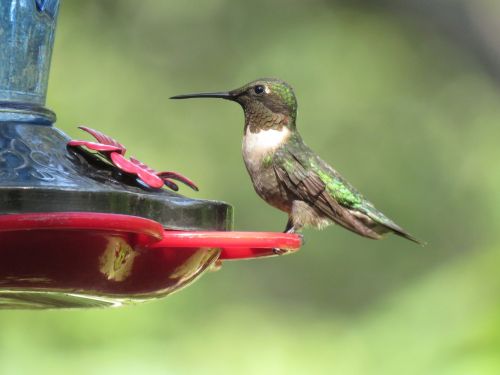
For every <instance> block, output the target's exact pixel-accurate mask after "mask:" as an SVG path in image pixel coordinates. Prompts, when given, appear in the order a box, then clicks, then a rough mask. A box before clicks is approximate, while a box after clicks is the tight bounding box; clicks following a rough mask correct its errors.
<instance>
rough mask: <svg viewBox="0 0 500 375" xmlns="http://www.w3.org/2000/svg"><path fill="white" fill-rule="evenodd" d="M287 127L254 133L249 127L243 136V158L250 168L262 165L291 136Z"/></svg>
mask: <svg viewBox="0 0 500 375" xmlns="http://www.w3.org/2000/svg"><path fill="white" fill-rule="evenodd" d="M290 134H291V132H290V130H289V129H288V128H287V127H282V128H281V129H279V130H278V129H268V130H261V131H259V132H256V133H252V132H251V131H250V130H249V129H247V131H246V133H245V136H244V137H243V145H242V151H243V158H244V159H245V163H246V164H247V167H249V169H256V168H260V167H262V163H263V162H264V159H265V158H266V157H268V156H269V155H271V154H272V153H273V152H274V151H276V149H277V148H278V147H280V146H281V145H282V144H283V143H285V142H286V141H287V140H288V138H289V137H290Z"/></svg>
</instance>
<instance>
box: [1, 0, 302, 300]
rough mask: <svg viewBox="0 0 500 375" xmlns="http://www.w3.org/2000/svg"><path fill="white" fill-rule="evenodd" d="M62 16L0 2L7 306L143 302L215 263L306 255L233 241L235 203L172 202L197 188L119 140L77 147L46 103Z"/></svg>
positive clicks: (293, 240) (46, 5) (266, 243)
mask: <svg viewBox="0 0 500 375" xmlns="http://www.w3.org/2000/svg"><path fill="white" fill-rule="evenodd" d="M58 8H59V0H1V1H0V64H1V65H0V308H29V309H36V308H39V309H43V308H68V307H91V306H118V305H123V304H127V303H134V302H141V301H147V300H151V299H155V298H159V297H164V296H167V295H168V294H170V293H172V292H174V291H177V290H179V289H181V288H182V287H184V286H186V285H188V284H189V283H191V282H192V281H194V280H196V279H197V278H198V277H199V276H200V275H201V274H203V273H204V272H205V271H207V270H208V269H209V268H210V267H211V266H212V265H213V264H214V263H215V262H218V263H220V261H224V260H229V259H249V258H257V257H265V256H272V255H274V252H273V249H274V248H280V249H285V252H286V251H288V252H292V251H295V250H298V249H299V247H300V244H301V240H300V238H299V237H298V236H297V235H293V234H283V233H265V232H234V231H232V207H231V206H230V205H228V204H227V203H224V202H217V201H209V200H199V199H191V198H187V197H184V196H182V195H179V194H177V193H175V190H177V183H178V182H181V183H184V184H186V185H188V186H190V187H191V188H193V189H196V185H194V183H193V182H192V181H190V180H189V179H187V178H185V177H184V176H182V175H180V174H178V173H176V172H156V171H154V170H153V169H151V168H150V167H148V166H146V165H145V164H143V163H141V162H140V161H138V160H137V159H135V158H133V157H128V155H125V147H124V146H123V145H121V144H120V143H119V142H117V141H115V140H114V139H112V138H111V137H108V136H106V135H104V134H103V133H101V132H98V131H95V130H93V129H90V128H83V130H85V131H87V132H88V133H90V134H91V135H92V136H94V138H95V141H90V140H71V139H69V137H68V136H67V135H65V134H64V133H63V132H61V131H60V130H58V129H57V128H55V127H54V126H53V124H54V122H55V119H56V116H55V114H54V113H53V112H52V111H50V110H48V109H46V108H45V96H46V90H47V81H48V74H49V68H50V58H51V53H52V45H53V40H54V33H55V25H56V20H57V14H58ZM82 137H83V133H82ZM87 138H88V137H87ZM172 190H174V191H172Z"/></svg>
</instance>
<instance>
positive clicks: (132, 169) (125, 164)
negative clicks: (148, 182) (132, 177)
mask: <svg viewBox="0 0 500 375" xmlns="http://www.w3.org/2000/svg"><path fill="white" fill-rule="evenodd" d="M111 161H112V162H113V164H114V165H115V166H117V167H118V168H119V169H121V170H122V171H123V172H126V173H132V174H137V172H138V170H139V168H138V167H137V165H135V164H134V163H132V162H130V160H128V159H126V158H125V157H124V156H123V155H122V154H119V153H117V152H112V153H111Z"/></svg>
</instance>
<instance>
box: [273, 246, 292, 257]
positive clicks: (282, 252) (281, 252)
mask: <svg viewBox="0 0 500 375" xmlns="http://www.w3.org/2000/svg"><path fill="white" fill-rule="evenodd" d="M286 253H288V251H287V250H285V249H279V248H277V247H275V248H273V254H274V255H283V254H286Z"/></svg>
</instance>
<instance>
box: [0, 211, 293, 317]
mask: <svg viewBox="0 0 500 375" xmlns="http://www.w3.org/2000/svg"><path fill="white" fill-rule="evenodd" d="M300 245H301V239H300V237H299V236H297V235H294V234H284V233H265V232H209V231H172V230H164V228H163V227H162V226H161V224H159V223H158V222H156V221H152V220H148V219H144V218H141V217H136V216H128V215H118V214H104V213H91V212H52V213H30V214H12V215H2V216H0V308H2V307H3V308H48V307H49V308H50V307H53V308H54V307H89V306H109V305H121V304H124V303H131V302H138V301H143V300H150V299H152V298H157V297H163V296H166V295H168V294H170V293H172V292H174V291H177V290H179V289H181V288H182V287H184V286H186V285H187V284H189V283H190V282H192V281H194V280H195V279H196V278H197V277H199V276H200V275H201V274H202V273H203V272H204V271H206V270H207V269H209V267H210V266H211V265H212V264H213V263H214V262H215V261H217V260H230V259H251V258H258V257H266V256H272V255H275V252H274V251H273V249H274V248H280V249H286V251H287V252H293V251H296V250H298V249H299V248H300Z"/></svg>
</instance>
